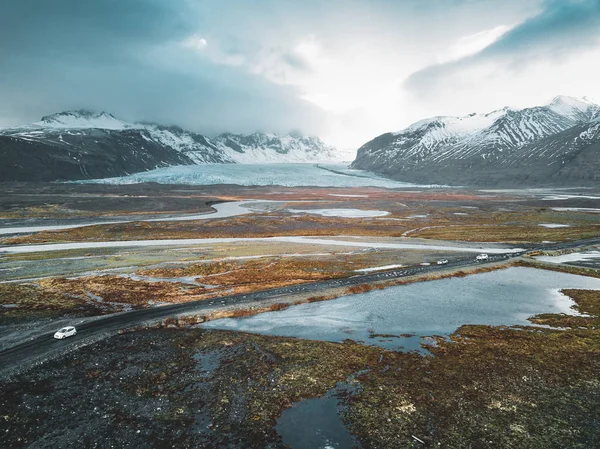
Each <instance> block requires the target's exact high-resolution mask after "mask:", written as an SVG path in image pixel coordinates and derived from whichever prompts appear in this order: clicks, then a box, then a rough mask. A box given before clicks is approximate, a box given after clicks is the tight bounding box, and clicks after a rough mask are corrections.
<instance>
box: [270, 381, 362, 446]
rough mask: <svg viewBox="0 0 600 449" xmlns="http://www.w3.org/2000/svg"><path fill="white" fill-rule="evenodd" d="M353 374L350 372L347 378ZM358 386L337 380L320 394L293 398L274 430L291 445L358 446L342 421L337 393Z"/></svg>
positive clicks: (349, 391) (340, 393) (351, 389)
mask: <svg viewBox="0 0 600 449" xmlns="http://www.w3.org/2000/svg"><path fill="white" fill-rule="evenodd" d="M359 374H360V373H357V374H356V375H359ZM356 375H354V376H350V378H349V380H353V378H354V377H356ZM358 388H359V387H357V386H354V385H351V384H349V383H347V382H339V383H338V384H337V385H336V387H335V388H333V389H331V390H329V391H328V392H327V394H325V395H324V396H322V397H320V398H311V399H305V400H303V401H299V402H295V403H294V404H292V406H291V407H290V408H287V409H285V410H284V411H283V413H282V414H281V416H280V417H279V419H278V420H277V425H276V426H275V430H277V433H278V434H279V435H280V436H281V437H282V439H283V442H284V444H286V445H287V446H289V447H290V448H291V449H333V448H340V449H346V448H359V449H360V448H361V445H360V443H359V442H358V441H357V440H355V439H354V437H353V436H352V435H351V434H350V432H349V431H348V429H347V428H346V426H345V425H344V422H343V421H342V418H341V416H340V411H341V410H342V409H343V406H342V405H341V403H340V402H341V401H340V399H338V396H339V395H343V394H348V393H351V392H354V391H356V390H357V389H358Z"/></svg>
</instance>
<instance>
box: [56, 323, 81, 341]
mask: <svg viewBox="0 0 600 449" xmlns="http://www.w3.org/2000/svg"><path fill="white" fill-rule="evenodd" d="M76 334H77V329H75V328H74V327H73V326H67V327H63V328H62V329H59V330H57V331H56V333H55V334H54V338H57V339H59V340H63V339H65V338H67V337H72V336H73V335H76Z"/></svg>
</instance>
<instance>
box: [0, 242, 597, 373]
mask: <svg viewBox="0 0 600 449" xmlns="http://www.w3.org/2000/svg"><path fill="white" fill-rule="evenodd" d="M598 244H600V238H595V239H587V240H579V241H577V242H567V243H558V244H552V245H543V246H539V247H535V248H532V249H530V250H529V251H522V252H518V253H510V254H494V255H490V256H489V259H488V260H487V262H484V263H481V262H477V261H475V259H474V257H472V256H470V257H462V258H456V259H452V260H450V261H449V262H448V264H446V265H429V266H421V265H418V266H410V267H405V268H399V269H395V270H389V271H380V272H376V273H369V274H363V275H357V276H351V277H347V278H340V279H330V280H327V281H320V282H313V283H308V284H301V285H294V286H289V287H281V288H275V289H270V290H263V291H259V292H254V293H248V294H245V295H231V296H224V297H221V298H217V299H212V300H201V301H194V302H189V303H184V304H174V305H169V306H162V307H156V308H151V309H142V310H134V311H131V312H124V313H119V314H113V315H109V316H106V317H103V318H98V319H94V320H89V321H85V322H84V323H82V324H78V325H77V331H78V334H77V335H76V336H74V337H70V338H68V339H66V340H55V339H54V338H53V337H52V336H53V333H47V334H43V335H40V336H38V337H35V338H33V339H31V340H28V341H26V342H23V343H20V344H18V345H16V346H13V347H11V348H8V349H5V350H4V351H0V374H1V373H2V372H3V371H8V370H10V369H12V368H14V367H16V366H19V365H20V364H23V363H26V362H28V361H32V360H35V359H38V358H43V357H45V356H51V355H52V353H53V352H55V353H56V352H62V351H64V350H65V349H68V348H72V347H74V346H77V344H81V343H83V342H84V340H86V339H90V338H97V337H100V336H102V335H103V334H109V333H111V332H115V331H118V330H120V329H125V328H131V327H134V326H137V325H140V324H143V323H146V322H153V321H154V322H156V321H159V320H162V319H164V318H167V317H169V316H174V315H177V314H181V313H202V312H203V311H205V312H207V313H208V312H214V311H215V310H218V309H221V308H225V307H228V306H232V305H238V306H239V305H244V304H248V305H249V306H250V305H252V304H253V303H256V302H257V301H259V300H264V299H277V298H278V297H285V296H289V295H293V294H298V293H315V294H317V293H318V292H320V291H322V290H326V289H329V288H336V287H348V286H351V285H357V284H364V283H369V282H376V281H382V280H392V279H398V278H402V277H408V276H414V275H417V274H424V273H429V272H435V271H441V270H446V269H448V268H462V267H465V268H466V267H469V266H473V265H478V264H481V265H487V264H491V263H497V262H501V261H508V260H509V259H514V258H519V257H521V256H522V255H523V254H525V253H526V252H530V251H536V250H546V251H550V250H561V249H569V248H576V247H581V246H589V245H598Z"/></svg>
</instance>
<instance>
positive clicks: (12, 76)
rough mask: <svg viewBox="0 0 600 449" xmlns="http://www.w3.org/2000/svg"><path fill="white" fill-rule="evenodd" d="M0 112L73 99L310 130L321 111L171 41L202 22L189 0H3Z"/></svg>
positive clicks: (188, 122) (215, 123)
mask: <svg viewBox="0 0 600 449" xmlns="http://www.w3.org/2000/svg"><path fill="white" fill-rule="evenodd" d="M2 3H3V6H2V8H1V11H2V12H1V14H0V61H2V68H1V70H0V99H1V101H0V117H1V118H3V119H4V120H5V121H9V122H10V124H16V123H24V122H29V121H33V120H37V119H38V118H39V117H41V116H42V115H45V114H49V113H53V112H57V111H61V110H65V109H74V108H87V109H98V110H107V111H110V112H113V113H114V114H115V115H117V116H121V117H123V118H126V119H130V120H154V121H159V122H163V123H174V124H178V125H181V126H185V127H188V128H191V129H195V130H198V131H202V132H206V133H216V132H221V131H225V130H231V131H234V132H237V131H244V132H245V131H253V130H255V129H265V130H273V131H286V130H288V129H292V128H294V129H297V128H302V130H303V131H305V132H307V133H318V132H319V131H320V129H319V126H320V125H319V124H320V123H323V122H324V120H323V118H324V117H323V115H322V113H321V112H320V111H318V110H317V109H316V108H314V107H312V106H310V105H309V104H308V103H306V102H303V101H301V100H298V99H297V95H296V93H295V92H294V91H292V90H290V89H287V88H284V87H281V86H277V85H274V84H272V83H269V82H268V81H266V80H264V79H262V78H259V77H256V76H253V75H251V74H248V73H245V72H243V71H241V70H236V69H234V68H228V67H222V66H218V65H215V64H212V63H210V62H209V61H207V60H204V59H203V58H201V57H200V56H199V55H197V54H195V53H194V52H193V51H192V50H191V49H188V48H183V47H182V46H181V45H179V43H180V42H182V41H183V40H184V39H186V38H187V37H189V36H190V35H192V34H193V33H194V32H196V31H197V30H198V28H199V27H200V28H201V27H202V25H203V22H204V19H203V17H202V16H198V14H197V13H196V10H194V9H193V8H192V6H193V4H192V2H190V1H189V0H90V1H87V0H8V1H6V0H4V1H3V2H2Z"/></svg>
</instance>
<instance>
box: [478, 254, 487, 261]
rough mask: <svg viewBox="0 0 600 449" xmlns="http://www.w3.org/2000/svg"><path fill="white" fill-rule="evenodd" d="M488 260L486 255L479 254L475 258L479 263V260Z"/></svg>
mask: <svg viewBox="0 0 600 449" xmlns="http://www.w3.org/2000/svg"><path fill="white" fill-rule="evenodd" d="M488 259H489V256H488V255H487V254H480V255H479V256H477V257H476V258H475V260H479V261H481V260H488Z"/></svg>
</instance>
